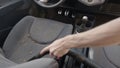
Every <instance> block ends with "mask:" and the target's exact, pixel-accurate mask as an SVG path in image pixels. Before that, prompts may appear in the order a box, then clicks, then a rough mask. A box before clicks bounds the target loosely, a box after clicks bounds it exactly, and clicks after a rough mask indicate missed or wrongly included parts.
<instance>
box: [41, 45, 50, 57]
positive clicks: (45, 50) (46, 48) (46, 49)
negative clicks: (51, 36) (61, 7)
mask: <svg viewBox="0 0 120 68" xmlns="http://www.w3.org/2000/svg"><path fill="white" fill-rule="evenodd" d="M46 52H49V46H48V47H45V48H43V49H42V50H41V51H40V54H41V55H42V54H44V53H46Z"/></svg>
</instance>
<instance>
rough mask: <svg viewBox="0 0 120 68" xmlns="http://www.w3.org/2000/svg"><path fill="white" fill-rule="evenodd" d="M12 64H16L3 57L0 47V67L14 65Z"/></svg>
mask: <svg viewBox="0 0 120 68" xmlns="http://www.w3.org/2000/svg"><path fill="white" fill-rule="evenodd" d="M14 65H16V63H14V62H12V61H10V60H8V59H7V58H5V56H4V53H3V51H2V49H1V48H0V68H7V67H10V66H14Z"/></svg>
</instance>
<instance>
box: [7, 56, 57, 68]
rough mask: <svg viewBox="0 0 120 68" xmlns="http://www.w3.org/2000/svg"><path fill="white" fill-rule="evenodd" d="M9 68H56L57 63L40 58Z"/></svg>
mask: <svg viewBox="0 0 120 68" xmlns="http://www.w3.org/2000/svg"><path fill="white" fill-rule="evenodd" d="M9 68H58V64H57V61H55V60H53V59H50V58H41V59H38V60H34V61H30V62H27V63H23V64H19V65H15V66H11V67H9Z"/></svg>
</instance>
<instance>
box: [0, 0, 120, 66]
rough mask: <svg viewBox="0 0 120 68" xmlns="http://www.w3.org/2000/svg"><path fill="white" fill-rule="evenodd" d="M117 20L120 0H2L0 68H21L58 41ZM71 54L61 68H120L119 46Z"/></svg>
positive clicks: (61, 61)
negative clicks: (21, 65) (19, 66)
mask: <svg viewBox="0 0 120 68" xmlns="http://www.w3.org/2000/svg"><path fill="white" fill-rule="evenodd" d="M117 17H120V1H119V0H0V53H1V54H0V68H9V67H10V68H17V67H14V66H16V65H19V64H23V63H28V62H30V61H29V60H30V59H31V58H33V57H35V56H36V55H38V54H39V52H40V50H42V49H43V48H44V47H46V46H48V45H49V44H51V43H52V42H53V41H55V40H56V39H59V38H62V37H65V36H67V35H70V34H76V33H80V32H84V31H87V30H90V29H92V28H95V27H97V26H99V25H101V24H104V23H106V22H108V21H110V20H113V19H115V18H117ZM109 28H110V27H109ZM71 51H72V52H70V54H68V55H65V56H63V57H62V58H61V59H60V60H57V63H58V67H59V68H120V58H119V57H120V53H119V51H120V46H119V45H116V46H108V47H94V48H73V49H71ZM44 57H45V58H47V59H46V60H49V59H53V58H51V57H50V56H49V55H45V56H44ZM38 58H40V57H37V59H38ZM79 60H80V61H79ZM50 61H51V60H50ZM52 61H56V60H52ZM42 62H47V61H42ZM42 62H41V64H43V63H42ZM43 65H44V64H43ZM99 65H100V66H101V67H99ZM28 66H29V65H28ZM33 66H34V65H33ZM21 68H23V67H21ZM34 68H35V67H34ZM39 68H45V67H39ZM47 68H48V67H47ZM49 68H52V67H49ZM53 68H57V67H53Z"/></svg>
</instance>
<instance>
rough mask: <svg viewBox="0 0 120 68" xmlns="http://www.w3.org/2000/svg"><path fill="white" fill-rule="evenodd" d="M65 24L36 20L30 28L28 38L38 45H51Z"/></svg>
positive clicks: (41, 19)
mask: <svg viewBox="0 0 120 68" xmlns="http://www.w3.org/2000/svg"><path fill="white" fill-rule="evenodd" d="M66 25H67V24H64V23H61V22H58V21H53V20H48V19H43V18H40V19H36V20H35V21H34V23H33V24H32V26H31V28H30V36H31V38H32V39H33V40H34V41H37V42H39V43H41V44H42V43H51V42H53V41H54V40H56V39H57V38H58V37H59V35H60V34H61V32H62V31H63V30H64V28H65V27H66Z"/></svg>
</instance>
